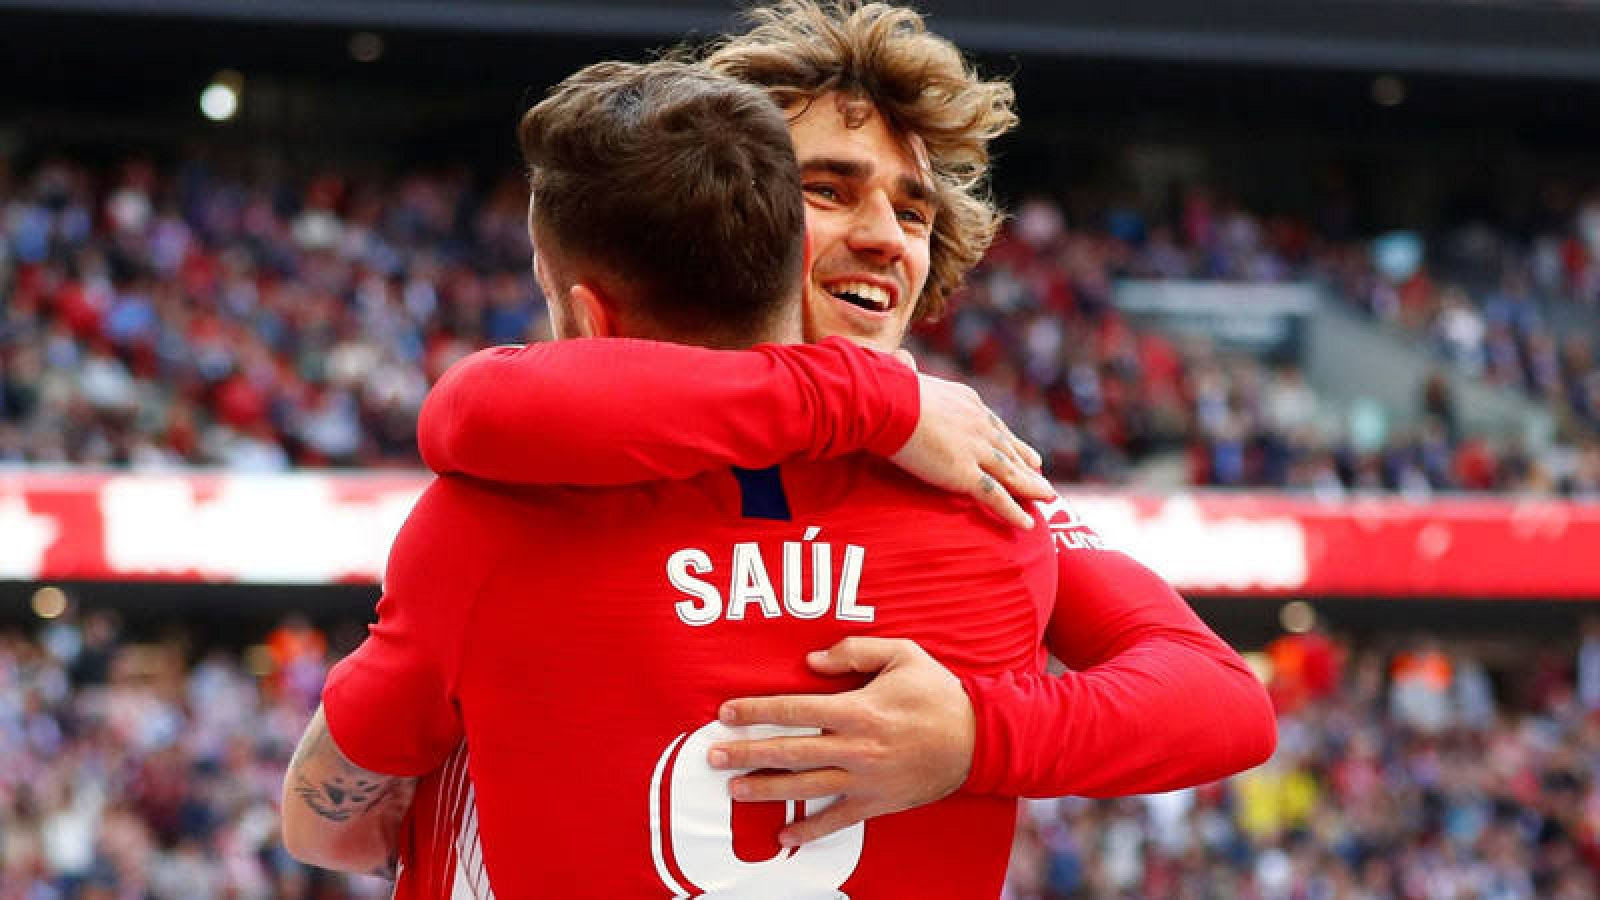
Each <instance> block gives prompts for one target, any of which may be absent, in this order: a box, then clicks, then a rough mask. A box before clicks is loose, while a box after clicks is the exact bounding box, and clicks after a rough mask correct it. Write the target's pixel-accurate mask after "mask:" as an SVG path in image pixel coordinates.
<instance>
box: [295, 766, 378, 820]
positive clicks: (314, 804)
mask: <svg viewBox="0 0 1600 900" xmlns="http://www.w3.org/2000/svg"><path fill="white" fill-rule="evenodd" d="M395 781H396V779H393V778H383V777H378V778H376V779H374V778H370V777H363V776H360V775H352V776H348V777H347V776H344V775H335V776H333V777H332V778H328V779H324V780H319V781H317V782H312V781H311V779H309V778H306V777H305V776H304V775H301V776H298V777H297V778H296V780H295V787H294V792H295V794H296V796H298V797H299V798H300V799H302V800H304V801H305V802H306V805H307V806H309V807H311V811H312V812H314V813H316V814H317V815H319V816H321V817H323V818H324V819H328V820H330V821H333V822H347V821H349V820H350V818H351V817H352V816H364V815H366V814H368V813H370V812H372V811H373V810H374V809H377V808H378V807H379V806H380V805H381V804H382V803H383V801H384V800H386V799H388V798H389V796H390V795H391V794H393V793H394V786H395Z"/></svg>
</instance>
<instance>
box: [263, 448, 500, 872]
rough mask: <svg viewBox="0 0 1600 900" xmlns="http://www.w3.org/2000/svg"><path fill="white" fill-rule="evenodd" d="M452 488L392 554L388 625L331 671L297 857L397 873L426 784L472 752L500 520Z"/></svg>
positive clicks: (293, 816)
mask: <svg viewBox="0 0 1600 900" xmlns="http://www.w3.org/2000/svg"><path fill="white" fill-rule="evenodd" d="M451 482H452V479H440V480H438V481H435V482H434V483H433V484H432V485H430V486H429V487H428V489H427V490H426V491H424V492H423V495H422V498H421V499H420V500H418V501H417V505H416V506H415V507H414V508H413V509H412V511H411V515H410V516H409V517H408V518H407V520H406V522H405V524H404V525H403V526H402V527H401V529H400V532H399V534H398V535H397V536H396V538H395V542H394V546H393V547H392V548H391V549H390V552H389V563H388V567H387V569H386V571H385V574H384V584H383V598H382V599H381V600H380V601H379V602H378V610H377V612H378V621H377V622H376V623H374V624H373V625H372V626H371V628H370V629H369V631H368V634H367V638H366V640H365V641H363V642H362V643H361V645H360V646H359V647H357V648H356V649H355V650H354V651H353V652H352V653H351V654H350V655H349V656H347V657H345V658H344V659H342V660H340V661H339V662H338V664H337V665H335V666H334V667H333V669H332V670H331V671H330V672H329V673H328V678H327V681H326V683H325V684H324V685H323V689H322V706H321V707H319V708H318V710H317V713H316V715H315V716H314V717H313V718H312V721H311V724H310V725H309V726H308V727H307V729H306V733H305V736H304V737H303V738H302V739H301V741H300V745H299V749H297V750H296V752H295V756H294V759H293V761H292V762H291V763H290V766H289V771H288V773H287V774H286V776H285V778H284V787H283V833H284V843H285V845H286V846H287V848H288V850H289V852H290V853H291V854H293V855H294V856H295V857H296V858H297V859H300V860H302V861H304V862H307V863H311V864H313V865H318V866H324V867H327V868H334V869H342V870H346V871H355V872H369V873H370V872H378V871H383V870H386V869H387V867H388V866H389V865H390V863H391V861H392V860H393V858H394V854H395V850H396V846H397V844H396V839H397V837H398V834H399V824H400V820H401V819H402V818H403V816H404V814H405V812H406V810H407V809H408V808H409V806H410V801H411V794H412V789H413V787H414V782H415V780H416V778H417V776H420V775H423V774H425V773H427V772H430V771H432V770H434V769H436V768H437V767H438V766H439V765H440V764H441V763H442V762H443V761H444V760H445V759H446V758H447V757H448V756H449V755H450V754H451V753H452V752H454V751H455V750H456V748H457V747H459V746H460V744H461V741H462V739H463V729H462V725H461V721H460V716H459V712H458V709H457V704H456V703H455V683H456V677H457V674H458V672H459V668H460V659H461V652H462V650H461V648H462V644H463V643H464V641H463V634H464V631H465V624H466V620H467V618H468V616H469V613H470V610H471V607H472V604H473V602H474V600H475V599H476V596H477V593H478V590H479V586H480V585H481V584H482V582H483V579H484V578H485V577H486V576H487V573H488V571H489V567H488V566H486V565H485V564H484V561H485V560H486V559H488V556H489V554H492V553H495V552H497V551H496V549H495V548H496V547H497V546H498V543H497V542H496V540H495V537H494V534H495V533H496V527H497V523H495V522H494V521H492V519H491V517H490V516H488V515H477V514H475V513H476V512H477V511H476V510H475V509H473V508H471V507H470V506H469V505H468V504H465V503H464V502H463V501H462V496H463V494H464V492H465V489H464V488H463V487H462V486H460V485H458V484H453V483H451Z"/></svg>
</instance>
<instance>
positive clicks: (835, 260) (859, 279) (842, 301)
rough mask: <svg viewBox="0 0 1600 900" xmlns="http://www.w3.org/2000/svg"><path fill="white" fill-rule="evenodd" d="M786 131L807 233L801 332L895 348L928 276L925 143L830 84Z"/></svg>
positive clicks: (929, 192) (931, 203)
mask: <svg viewBox="0 0 1600 900" xmlns="http://www.w3.org/2000/svg"><path fill="white" fill-rule="evenodd" d="M792 112H793V111H792V110H791V113H792ZM789 133H790V135H791V136H792V137H793V139H794V150H795V156H796V157H798V158H799V160H800V180H801V185H802V188H803V190H804V192H805V202H806V232H807V234H808V236H809V237H810V240H811V269H810V271H808V272H807V273H806V296H805V326H806V340H810V341H816V340H821V339H822V338H825V337H832V336H834V335H838V336H842V337H847V338H850V339H851V340H853V341H856V342H857V343H860V344H865V345H867V346H869V347H873V348H875V349H877V350H882V351H884V352H890V351H893V350H894V349H895V348H897V347H899V346H900V341H901V339H902V338H904V337H905V333H906V329H907V328H909V327H910V325H911V316H912V313H913V312H914V311H915V310H916V307H917V298H918V297H920V296H921V295H922V288H923V285H924V284H925V283H926V282H927V279H928V254H929V248H930V241H931V239H932V235H933V217H934V212H935V209H936V205H935V200H934V189H933V181H932V179H931V177H930V176H929V173H928V165H927V162H926V159H927V157H926V154H925V153H924V152H923V151H922V145H921V143H920V142H919V141H916V139H914V138H913V139H911V140H910V141H907V140H903V139H901V138H900V137H899V136H898V135H896V134H895V133H894V132H893V131H891V130H890V128H889V126H888V123H886V122H885V121H884V119H883V117H882V116H880V115H879V114H878V113H877V111H876V110H874V109H873V108H872V107H871V105H870V104H868V103H866V102H865V101H860V100H853V99H851V98H849V97H847V96H845V95H842V94H837V93H830V94H824V95H822V96H820V97H818V98H816V100H814V101H813V102H812V103H811V104H810V105H809V106H807V107H805V108H804V109H803V111H802V112H801V113H800V115H798V116H796V117H795V118H793V119H791V120H790V124H789Z"/></svg>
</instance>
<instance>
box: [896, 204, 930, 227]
mask: <svg viewBox="0 0 1600 900" xmlns="http://www.w3.org/2000/svg"><path fill="white" fill-rule="evenodd" d="M896 215H897V216H899V218H900V221H902V222H906V223H909V224H912V225H920V226H922V227H924V228H926V227H927V226H928V214H927V213H925V212H923V211H922V210H920V209H915V208H913V207H909V206H906V207H901V208H900V210H899V211H898V212H897V213H896Z"/></svg>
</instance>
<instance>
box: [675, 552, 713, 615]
mask: <svg viewBox="0 0 1600 900" xmlns="http://www.w3.org/2000/svg"><path fill="white" fill-rule="evenodd" d="M691 570H692V571H694V572H695V573H696V574H699V575H704V574H706V573H708V572H710V571H711V557H709V556H707V555H706V552H705V551H704V550H696V549H695V548H693V547H685V548H683V549H682V550H679V551H678V552H677V553H674V554H672V555H671V556H669V557H667V580H668V581H670V582H672V586H673V587H675V588H677V589H678V590H680V591H682V592H683V593H685V594H688V595H689V596H691V597H694V598H696V599H698V600H699V601H700V602H699V603H695V602H694V601H693V600H679V601H678V606H677V609H678V618H680V619H682V620H683V623H684V624H685V625H710V624H711V623H712V622H715V621H716V620H717V619H718V618H720V617H721V616H722V595H721V594H719V593H717V589H716V588H714V587H712V586H711V585H709V584H706V583H705V582H704V581H701V580H700V579H698V578H696V577H694V575H690V574H689V572H690V571H691Z"/></svg>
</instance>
